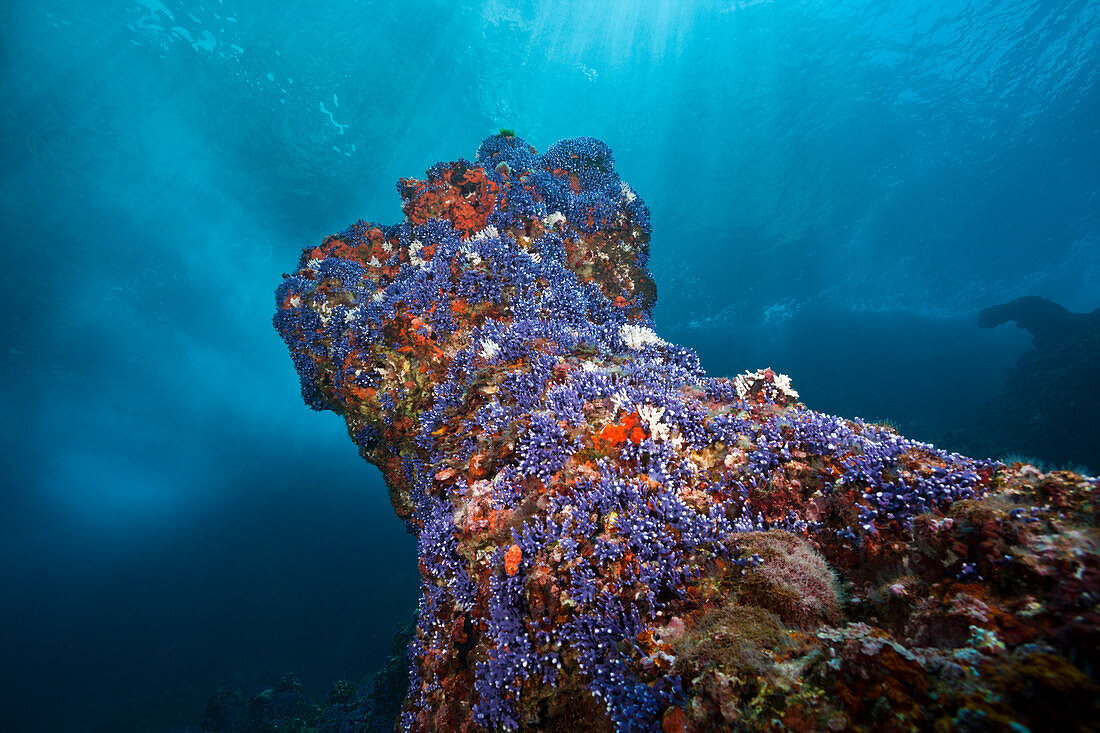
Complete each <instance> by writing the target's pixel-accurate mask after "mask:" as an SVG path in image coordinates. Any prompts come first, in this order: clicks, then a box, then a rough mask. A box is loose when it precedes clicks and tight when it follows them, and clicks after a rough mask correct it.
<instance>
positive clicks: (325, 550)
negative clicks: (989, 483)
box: [0, 0, 1100, 731]
mask: <svg viewBox="0 0 1100 733" xmlns="http://www.w3.org/2000/svg"><path fill="white" fill-rule="evenodd" d="M1098 42H1100V6H1098V5H1097V4H1095V3H1093V2H1087V1H1086V0H1069V1H1059V2H1054V1H1040V0H997V2H992V1H988V2H980V1H978V2H964V1H962V0H943V1H942V2H918V1H917V0H898V1H896V2H876V1H873V0H871V1H866V0H860V1H856V0H847V1H841V2H836V1H830V2H818V1H812V2H810V1H808V2H799V3H790V2H776V3H772V2H763V1H756V2H732V1H729V0H727V1H725V2H703V1H699V2H692V1H691V0H645V1H644V2H643V0H606V1H605V2H600V3H594V2H581V1H580V0H575V1H573V2H565V1H562V0H555V1H548V2H538V3H536V2H518V1H515V0H495V1H489V2H480V3H475V2H454V1H453V0H437V1H429V0H406V1H405V2H402V3H396V2H366V1H363V2H353V1H350V0H342V1H337V2H329V3H325V4H324V7H323V8H321V9H318V8H317V7H315V4H314V3H312V2H282V3H277V4H276V3H267V2H250V1H248V0H207V1H206V2H204V3H201V4H200V3H184V2H173V1H172V0H164V3H163V4H162V2H161V1H160V0H141V1H140V2H129V3H126V2H112V1H110V0H101V1H97V2H90V1H88V0H81V1H77V0H73V1H70V2H60V1H58V0H44V1H42V2H20V1H13V2H8V3H6V4H4V6H3V8H2V10H0V59H2V60H0V135H2V143H0V145H2V147H0V156H2V159H0V164H2V165H0V232H2V236H3V243H4V246H5V250H6V254H7V257H6V266H5V267H3V268H2V270H0V283H2V292H3V294H4V297H3V308H4V318H3V321H2V325H0V328H2V339H3V340H2V344H0V346H2V349H3V357H4V358H3V360H2V361H0V370H2V375H0V376H2V377H3V379H2V380H0V390H2V392H0V395H2V400H3V403H2V406H3V416H4V420H3V421H2V423H0V437H2V440H0V452H2V460H3V475H4V491H3V492H2V494H0V523H2V525H0V553H2V554H0V588H3V592H0V729H2V730H11V731H23V730H26V731H52V730H60V731H123V730H142V731H144V730H150V731H152V730H158V731H163V730H167V729H169V728H170V727H171V726H173V725H176V724H182V723H197V722H200V721H201V718H202V708H203V704H204V701H205V700H206V698H207V697H208V695H210V694H211V693H212V692H213V691H214V690H216V689H217V688H218V687H219V686H221V685H223V684H236V685H238V686H241V687H242V688H244V689H246V690H249V691H252V690H255V689H256V688H258V687H261V686H265V685H271V684H273V683H274V682H275V681H276V680H277V679H278V677H279V676H281V675H282V674H284V673H286V672H295V673H297V674H298V676H299V678H300V679H302V681H303V682H304V683H305V684H306V687H307V690H309V691H310V692H311V693H313V694H320V693H321V692H323V691H324V690H325V689H327V687H328V686H329V684H331V682H332V681H334V680H335V679H338V678H341V677H345V678H352V679H354V678H358V677H362V676H363V675H366V674H369V673H371V672H372V671H373V670H375V669H376V668H377V666H378V665H379V663H380V661H381V657H382V656H383V655H384V653H385V652H386V651H388V649H389V643H390V638H391V635H392V633H393V631H394V629H395V627H396V625H397V624H398V623H399V622H400V621H402V620H404V619H405V618H407V616H408V614H409V613H410V611H411V609H412V607H413V606H414V604H415V574H416V567H415V548H414V544H413V542H412V540H411V538H409V537H408V536H406V535H405V533H404V529H403V527H402V525H401V523H400V522H399V521H398V520H397V519H396V518H395V517H394V516H393V513H392V510H391V509H390V507H389V503H388V499H387V497H386V493H385V487H384V486H383V485H382V482H381V480H380V478H379V475H378V473H377V471H375V470H374V469H373V468H371V467H369V466H367V465H365V464H364V463H363V462H362V461H361V460H360V459H359V458H358V456H357V454H356V451H355V448H354V446H353V445H352V444H351V442H350V441H349V440H348V439H347V437H346V436H345V435H344V432H343V428H342V425H341V421H340V420H339V418H337V417H335V416H334V415H332V414H331V413H326V414H318V413H313V412H311V411H310V410H308V409H307V408H306V407H305V406H304V405H303V404H302V403H301V400H300V397H299V393H298V384H297V377H296V375H295V373H294V370H293V368H292V366H291V363H290V359H289V358H288V356H287V354H286V350H285V347H284V346H283V344H282V343H281V342H280V340H279V338H278V336H277V335H276V334H275V332H274V330H273V329H272V328H271V325H270V318H271V313H272V311H273V308H274V303H273V298H272V292H273V290H274V288H275V286H276V285H277V284H278V283H279V281H280V274H281V273H282V272H283V271H284V270H287V269H289V268H291V267H292V266H293V263H294V262H295V261H296V259H297V256H298V251H299V248H300V247H302V246H305V245H311V244H314V243H317V242H318V241H319V240H320V239H321V238H322V237H323V236H324V235H326V234H328V233H331V232H334V231H337V230H339V229H342V228H343V227H344V226H346V225H347V224H349V223H350V222H352V221H354V220H355V219H357V218H360V217H362V218H367V219H376V220H380V221H383V222H393V221H396V220H397V219H398V218H399V216H400V208H399V200H398V198H397V195H396V193H395V191H394V182H395V181H396V179H397V178H398V177H401V176H415V175H419V174H422V172H423V171H424V169H425V168H426V167H427V166H429V165H430V164H432V163H434V162H435V161H437V160H441V159H447V160H450V159H455V158H457V157H459V156H465V157H468V158H470V157H473V155H474V152H475V151H476V147H477V145H478V143H479V141H480V140H481V139H482V138H483V137H485V136H486V135H487V134H490V133H492V132H495V131H496V130H497V128H499V127H502V126H504V127H509V128H513V129H515V130H516V132H517V133H518V134H519V135H521V136H523V137H524V138H525V139H527V140H528V141H530V142H532V143H533V144H535V145H536V146H537V147H538V148H539V149H540V150H542V149H545V148H546V147H547V146H548V145H550V144H551V143H553V142H554V141H555V140H558V139H560V138H565V137H574V136H580V135H592V136H595V137H599V138H601V139H603V140H605V141H606V142H607V143H608V144H609V145H610V146H611V147H612V149H613V150H614V151H615V156H616V168H617V170H618V171H619V173H620V174H621V175H622V176H623V178H624V179H625V180H627V181H629V182H630V183H631V185H632V186H633V187H634V189H635V190H636V191H637V192H638V193H639V194H640V195H641V196H642V197H643V198H644V199H645V200H646V202H647V203H648V205H649V206H650V208H651V211H652V220H653V228H654V238H653V243H652V255H653V256H652V260H651V268H652V270H653V272H654V275H655V278H656V280H657V283H658V287H659V292H660V298H659V301H658V306H657V311H656V319H657V324H658V327H659V330H660V332H661V334H662V335H663V336H665V338H668V339H671V340H676V341H679V342H681V343H685V344H687V345H689V346H693V347H695V348H696V349H698V350H699V353H700V355H701V356H702V358H703V362H704V365H706V366H707V368H708V369H710V370H711V371H712V372H713V373H716V374H727V375H732V374H733V373H735V372H738V371H743V370H745V369H749V368H752V369H755V368H757V367H762V366H766V365H771V366H773V367H774V368H776V369H777V370H779V371H783V372H786V373H789V374H790V375H792V378H793V381H794V385H795V387H796V388H797V389H798V390H799V392H800V393H801V395H802V398H803V399H804V400H805V402H806V403H807V404H808V405H809V406H811V407H813V408H815V409H819V410H824V411H828V412H834V413H838V414H844V415H848V416H852V415H860V416H863V417H865V418H868V419H876V418H889V419H891V420H893V421H894V422H895V423H896V424H898V426H899V427H900V428H901V429H902V431H903V432H906V433H907V434H910V435H913V436H914V437H917V438H921V439H926V440H937V439H938V438H939V436H941V435H947V434H949V433H950V432H951V431H952V430H953V429H955V428H958V427H959V426H962V425H965V424H967V421H968V420H969V419H970V418H971V416H972V415H973V413H974V412H975V410H978V409H979V408H980V406H981V405H982V404H983V403H984V402H986V401H987V400H989V399H991V398H992V397H993V396H995V395H996V394H997V393H998V391H999V390H1000V389H1001V388H1002V387H1003V386H1004V384H1005V382H1006V379H1007V375H1008V372H1009V370H1010V369H1011V368H1012V366H1013V365H1014V364H1015V363H1016V361H1017V359H1018V358H1019V357H1020V356H1021V355H1022V354H1024V353H1025V352H1026V351H1027V350H1028V349H1029V348H1030V345H1031V344H1030V337H1029V335H1028V334H1027V333H1026V332H1023V331H1020V330H1018V329H1015V328H1013V327H1012V326H1011V325H1007V326H1002V327H1000V328H997V329H994V330H985V329H978V328H976V327H975V314H976V313H977V311H978V310H980V309H982V308H985V307H987V306H990V305H993V304H996V303H1001V302H1005V301H1007V300H1010V299H1012V298H1015V297H1018V296H1022V295H1041V296H1044V297H1047V298H1050V299H1052V300H1055V301H1057V302H1059V303H1061V304H1062V305H1064V306H1066V307H1067V308H1069V309H1070V310H1072V311H1077V312H1084V311H1091V310H1093V309H1095V308H1097V307H1100V284H1098V283H1100V222H1098V214H1100V195H1098V188H1100V122H1098V121H1100V90H1098V86H1097V81H1098V73H1100V47H1098ZM1097 407H1098V405H1096V404H1085V405H1082V406H1081V409H1084V410H1095V409H1096V408H1097ZM1040 457H1041V456H1040ZM1080 460H1083V459H1080Z"/></svg>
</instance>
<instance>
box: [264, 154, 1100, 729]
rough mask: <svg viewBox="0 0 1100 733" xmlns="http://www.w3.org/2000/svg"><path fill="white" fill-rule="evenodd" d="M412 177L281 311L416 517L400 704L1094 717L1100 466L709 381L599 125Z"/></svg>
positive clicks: (282, 322)
mask: <svg viewBox="0 0 1100 733" xmlns="http://www.w3.org/2000/svg"><path fill="white" fill-rule="evenodd" d="M670 185H676V184H675V183H674V182H672V183H670ZM398 191H399V193H400V195H401V197H402V199H403V201H404V206H403V211H404V213H405V220H404V221H403V222H401V223H399V224H397V225H394V226H382V225H376V224H370V223H366V222H362V221H361V222H358V223H356V224H355V225H353V226H352V227H350V228H349V229H348V230H347V231H344V232H342V233H340V234H338V235H335V236H331V237H328V238H327V239H325V240H324V242H322V243H321V245H320V246H317V247H312V248H309V249H307V250H305V251H304V252H303V254H302V257H301V259H300V261H299V263H298V268H297V269H296V271H295V272H294V273H293V274H290V275H287V276H286V277H285V280H284V282H283V284H282V285H281V287H280V288H279V289H278V292H277V295H276V301H277V306H278V310H277V313H276V316H275V326H276V328H277V329H278V330H279V333H280V334H281V335H282V337H283V338H284V339H285V340H286V343H287V345H288V346H289V348H290V352H291V355H292V357H293V360H294V364H295V366H296V368H297V370H298V373H299V375H300V377H301V381H302V394H303V397H304V398H305V401H306V402H307V404H309V405H310V406H311V407H312V408H314V409H317V410H323V409H328V410H332V411H334V412H337V413H339V414H340V415H342V416H343V418H344V419H345V420H346V422H347V427H348V433H349V435H350V436H351V437H352V439H353V440H354V441H355V443H356V444H357V445H358V446H359V449H360V451H361V454H362V455H363V457H364V458H365V459H366V460H368V461H370V462H371V463H373V464H375V465H377V466H378V467H379V468H380V469H381V470H382V472H383V475H384V477H385V479H386V482H387V485H388V486H389V490H390V497H391V500H392V503H393V506H394V509H395V510H396V512H397V514H398V515H399V516H400V517H401V518H402V519H404V520H405V522H406V523H407V525H408V527H409V529H410V531H411V532H413V533H415V534H416V535H417V537H418V553H419V568H420V575H421V581H422V585H421V591H422V595H421V601H420V613H419V621H418V625H417V629H416V633H415V636H414V638H413V641H412V643H411V645H410V648H409V660H410V686H409V691H408V695H407V697H406V700H405V704H404V707H403V711H402V714H401V718H400V721H399V728H402V729H406V730H416V731H441V730H456V731H458V730H478V729H482V728H488V729H505V730H515V729H519V728H536V729H540V730H559V731H575V730H618V731H635V730H660V729H663V730H665V731H684V730H714V729H742V730H823V729H829V730H858V729H867V730H910V729H912V727H913V726H918V727H920V728H931V727H933V726H935V727H937V728H939V729H945V730H946V729H959V728H965V727H967V726H970V727H971V728H973V729H981V730H1006V731H1007V730H1010V729H1011V730H1019V728H1011V726H1012V725H1016V726H1025V727H1028V728H1032V729H1041V728H1044V727H1047V726H1049V725H1052V724H1058V725H1061V726H1062V728H1061V729H1065V730H1072V729H1086V728H1085V726H1088V725H1092V724H1093V723H1092V721H1094V720H1095V719H1096V716H1097V715H1098V714H1100V707H1098V703H1097V699H1098V693H1100V688H1098V687H1097V686H1096V684H1095V682H1094V680H1093V678H1092V676H1094V675H1095V674H1096V671H1097V658H1098V652H1097V650H1098V649H1100V633H1098V630H1100V614H1098V608H1097V603H1098V598H1100V596H1098V593H1100V555H1098V552H1097V540H1098V537H1097V529H1096V512H1097V504H1096V490H1097V482H1096V480H1095V479H1086V478H1083V477H1080V476H1077V475H1075V474H1068V473H1054V474H1048V475H1042V474H1039V473H1038V472H1036V471H1035V470H1034V469H1032V468H1031V467H1029V466H1023V465H1016V466H1014V467H1006V466H1003V465H1001V464H997V463H994V462H991V461H984V460H973V459H970V458H967V457H964V456H961V455H957V454H951V453H946V452H944V451H940V450H937V449H935V448H934V447H933V446H931V445H928V444H924V443H919V442H916V441H912V440H908V439H906V438H904V437H902V436H900V435H898V434H897V433H896V432H894V431H893V430H891V429H890V428H889V427H886V426H882V425H875V424H868V423H865V422H863V421H861V420H859V419H854V420H847V419H843V418H839V417H834V416H830V415H825V414H821V413H818V412H814V411H812V410H809V409H807V408H806V407H805V406H804V405H803V404H801V403H800V402H798V394H797V393H796V392H795V391H794V390H793V389H792V387H791V385H790V382H789V380H788V379H787V378H786V377H784V376H783V375H782V374H777V373H775V372H773V371H771V370H770V369H762V370H757V371H752V372H746V373H744V374H741V375H739V376H737V377H736V378H734V379H726V378H720V377H719V378H716V377H708V376H707V375H706V374H704V373H703V371H702V370H701V368H700V366H699V361H698V359H697V357H696V355H695V354H694V352H692V351H691V350H690V349H686V348H683V347H680V346H676V345H674V344H670V343H667V342H665V341H664V340H662V339H661V338H660V337H659V336H658V335H657V334H656V333H655V332H654V330H653V323H652V320H651V309H652V307H653V304H654V301H655V299H656V289H655V286H654V283H653V280H652V278H651V277H650V274H649V272H648V271H647V269H646V260H647V255H648V246H649V238H650V223H649V214H648V210H647V209H646V207H645V205H644V203H643V202H642V200H641V199H640V198H639V197H638V195H637V194H636V193H635V192H634V191H633V190H632V189H631V188H630V186H629V185H627V184H626V183H625V182H623V181H622V180H621V179H620V178H619V176H618V174H617V173H616V172H615V169H614V162H613V157H612V153H611V150H610V149H608V147H607V146H606V145H604V144H603V143H602V142H600V141H598V140H595V139H592V138H579V139H575V140H565V141H562V142H559V143H557V144H555V145H553V146H552V147H551V148H550V149H549V150H547V151H546V152H545V153H544V154H541V155H540V154H539V153H538V152H537V151H536V150H535V149H534V148H532V147H531V146H530V145H528V144H527V143H525V142H524V141H522V140H520V139H519V138H516V137H514V136H512V135H509V134H501V135H496V136H492V137H490V138H488V139H486V140H485V141H484V142H483V143H482V144H481V147H480V148H479V150H478V152H477V157H476V160H475V161H474V162H470V161H466V160H462V159H460V160H458V161H455V162H452V163H440V164H437V165H435V166H433V167H432V168H430V169H429V170H428V171H427V175H426V178H425V179H424V180H415V179H403V180H401V181H400V182H399V183H398ZM853 368H858V365H853Z"/></svg>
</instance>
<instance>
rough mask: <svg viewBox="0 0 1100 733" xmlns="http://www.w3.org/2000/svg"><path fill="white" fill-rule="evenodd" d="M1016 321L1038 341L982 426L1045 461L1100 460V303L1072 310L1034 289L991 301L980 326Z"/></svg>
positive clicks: (1098, 463) (1001, 442)
mask: <svg viewBox="0 0 1100 733" xmlns="http://www.w3.org/2000/svg"><path fill="white" fill-rule="evenodd" d="M1009 321H1015V322H1016V325H1017V327H1019V328H1023V329H1025V330H1027V331H1029V332H1031V336H1032V343H1033V344H1034V345H1035V348H1034V349H1032V350H1031V351H1028V352H1026V353H1025V354H1024V355H1023V356H1021V357H1020V361H1019V362H1018V363H1017V364H1016V366H1015V367H1013V369H1012V371H1011V372H1010V374H1009V378H1008V383H1007V384H1006V385H1005V389H1004V391H1003V392H1002V393H1001V394H1000V395H999V396H998V397H996V398H995V399H994V400H993V401H992V402H991V403H990V404H989V405H988V406H987V407H986V409H985V410H984V411H983V414H982V415H981V417H980V419H979V429H980V430H981V431H982V432H983V433H984V434H985V435H986V437H988V438H989V439H990V440H991V442H993V443H995V444H996V445H997V446H1000V447H1001V448H1002V449H1005V450H1009V451H1015V452H1018V453H1022V454H1025V455H1028V456H1036V457H1038V458H1041V459H1043V460H1044V461H1047V462H1050V463H1055V464H1064V463H1078V464H1080V463H1083V464H1085V465H1087V466H1088V467H1090V468H1091V469H1092V470H1094V471H1095V470H1097V468H1098V467H1100V421H1097V419H1096V414H1095V409H1096V405H1097V404H1098V400H1100V369H1098V368H1097V364H1098V363H1100V309H1097V310H1095V311H1093V312H1091V313H1071V312H1070V311H1069V310H1067V309H1066V308H1065V307H1063V306H1061V305H1059V304H1057V303H1055V302H1053V301H1050V300H1047V299H1046V298H1041V297H1038V296H1034V295H1029V296H1026V297H1023V298H1017V299H1015V300H1013V301H1010V302H1008V303H1003V304H1001V305H996V306H993V307H991V308H986V309H985V310H983V311H982V312H981V313H979V314H978V325H979V326H981V327H982V328H994V327H996V326H999V325H1001V324H1003V323H1007V322H1009Z"/></svg>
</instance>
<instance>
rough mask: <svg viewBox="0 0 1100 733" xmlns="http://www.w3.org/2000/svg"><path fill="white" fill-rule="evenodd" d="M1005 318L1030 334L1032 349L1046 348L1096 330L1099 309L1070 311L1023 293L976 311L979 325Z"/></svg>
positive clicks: (1099, 327)
mask: <svg viewBox="0 0 1100 733" xmlns="http://www.w3.org/2000/svg"><path fill="white" fill-rule="evenodd" d="M1009 321H1015V322H1016V327H1017V328H1022V329H1024V330H1025V331H1029V332H1030V333H1031V343H1032V344H1034V345H1035V348H1037V349H1048V348H1051V347H1053V346H1057V345H1058V344H1060V343H1062V342H1063V341H1066V340H1068V339H1072V338H1076V337H1079V336H1085V335H1087V334H1089V333H1097V332H1100V308H1098V309H1097V310H1094V311H1093V312H1092V313H1071V312H1070V311H1069V310H1068V309H1066V308H1065V307H1064V306H1061V305H1058V304H1057V303H1055V302H1054V301H1052V300H1047V299H1046V298H1041V297H1039V296H1038V295H1025V296H1024V297H1022V298H1016V300H1011V301H1009V302H1007V303H1002V304H1001V305H995V306H992V307H990V308H986V309H985V310H983V311H982V312H981V313H979V314H978V325H979V326H981V327H982V328H995V327H996V326H1000V325H1001V324H1003V323H1008V322H1009Z"/></svg>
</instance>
